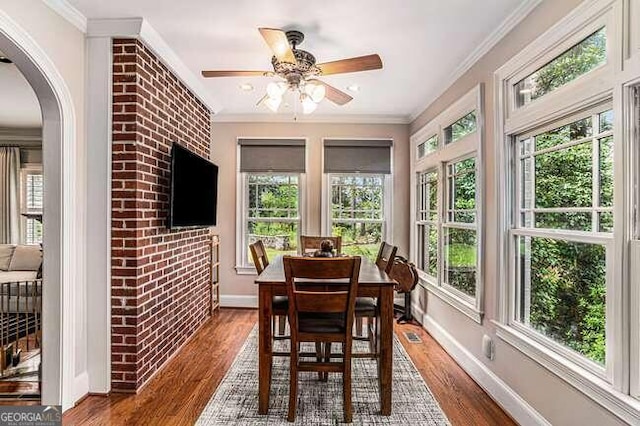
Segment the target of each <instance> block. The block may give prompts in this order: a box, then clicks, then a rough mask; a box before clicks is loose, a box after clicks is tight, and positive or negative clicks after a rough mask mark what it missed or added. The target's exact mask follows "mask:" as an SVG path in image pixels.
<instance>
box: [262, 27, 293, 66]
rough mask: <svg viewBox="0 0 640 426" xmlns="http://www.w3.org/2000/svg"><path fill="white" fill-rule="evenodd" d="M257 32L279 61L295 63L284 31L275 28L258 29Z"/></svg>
mask: <svg viewBox="0 0 640 426" xmlns="http://www.w3.org/2000/svg"><path fill="white" fill-rule="evenodd" d="M258 30H259V31H260V34H262V37H263V38H264V41H266V42H267V44H268V45H269V47H270V48H271V50H272V51H273V54H274V55H275V56H276V58H278V60H279V61H283V62H289V63H292V64H295V63H297V61H296V57H295V56H294V55H293V51H292V50H291V46H289V40H288V39H287V35H286V34H285V32H284V31H282V30H278V29H275V28H258Z"/></svg>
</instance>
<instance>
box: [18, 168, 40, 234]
mask: <svg viewBox="0 0 640 426" xmlns="http://www.w3.org/2000/svg"><path fill="white" fill-rule="evenodd" d="M21 177H22V191H21V194H22V202H21V206H22V212H21V213H22V216H23V221H22V227H23V230H22V239H23V241H24V243H25V244H41V243H42V233H43V227H42V221H41V220H40V218H41V217H42V212H43V207H44V179H43V175H42V171H41V170H39V169H23V170H22V176H21ZM37 216H39V217H37Z"/></svg>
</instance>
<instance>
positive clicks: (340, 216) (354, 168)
mask: <svg viewBox="0 0 640 426" xmlns="http://www.w3.org/2000/svg"><path fill="white" fill-rule="evenodd" d="M323 146H324V173H325V189H324V191H323V192H324V193H325V195H324V199H325V200H326V201H325V209H324V211H325V217H324V222H323V225H324V227H323V228H324V229H323V234H324V233H326V234H331V235H337V236H341V237H342V252H343V253H347V254H354V255H360V256H365V257H368V258H370V259H371V260H375V258H376V256H377V254H378V248H379V247H380V242H382V241H383V240H385V241H391V237H392V236H391V234H390V232H389V231H390V228H391V227H390V226H388V223H390V219H391V213H390V208H391V203H390V202H389V200H390V199H391V154H392V146H393V142H392V141H391V140H376V139H361V140H354V139H325V140H324V141H323Z"/></svg>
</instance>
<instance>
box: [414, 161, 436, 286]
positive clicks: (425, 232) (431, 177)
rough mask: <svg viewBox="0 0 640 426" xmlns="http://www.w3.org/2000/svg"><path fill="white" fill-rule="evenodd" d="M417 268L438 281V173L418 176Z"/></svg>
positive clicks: (427, 172)
mask: <svg viewBox="0 0 640 426" xmlns="http://www.w3.org/2000/svg"><path fill="white" fill-rule="evenodd" d="M417 192H418V200H419V207H418V221H417V223H416V224H417V227H418V253H419V255H418V267H419V268H420V269H422V270H423V271H424V272H426V273H427V274H429V275H430V276H431V277H433V278H434V279H436V280H437V279H438V229H439V225H440V219H439V213H438V171H437V170H429V171H426V172H422V173H419V174H418V190H417Z"/></svg>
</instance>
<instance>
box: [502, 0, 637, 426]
mask: <svg viewBox="0 0 640 426" xmlns="http://www.w3.org/2000/svg"><path fill="white" fill-rule="evenodd" d="M632 1H635V0H632ZM623 10H627V11H628V10H629V9H628V0H591V1H585V2H583V3H582V4H581V5H579V6H578V7H577V8H576V9H574V10H573V11H572V12H571V13H570V14H569V15H567V16H566V17H565V18H563V19H562V20H560V21H559V22H558V23H557V24H556V25H554V26H553V27H552V28H550V29H549V30H548V31H547V32H546V33H544V34H543V35H541V36H540V37H539V38H538V39H536V40H535V41H533V42H532V43H530V44H529V45H528V46H527V47H525V48H524V49H523V50H521V51H520V52H519V53H518V54H517V55H515V56H514V57H513V58H512V59H511V60H509V61H508V62H507V63H506V64H505V65H504V66H503V67H501V68H500V69H499V70H497V71H496V73H495V74H494V87H495V111H496V115H495V120H496V121H495V129H496V168H495V170H494V173H495V175H496V183H497V188H496V191H497V193H498V194H509V196H507V197H504V199H501V200H500V201H499V203H498V222H499V223H498V226H497V232H498V235H497V237H498V245H499V250H498V255H497V256H496V263H497V272H498V276H497V282H500V283H504V285H501V286H500V287H499V302H498V303H499V305H498V306H499V312H498V319H497V320H496V321H493V323H494V325H495V326H496V328H497V330H496V334H497V336H498V337H499V338H501V339H502V340H503V341H505V342H507V343H509V344H510V345H512V346H513V347H514V348H515V349H517V350H519V351H520V352H522V353H523V354H525V355H526V356H528V357H529V358H530V359H532V360H533V361H534V362H537V363H538V364H539V365H541V366H542V367H544V368H546V369H548V370H549V371H551V372H552V373H554V374H555V375H557V376H558V377H560V378H561V379H563V380H565V381H566V382H567V383H569V384H570V385H572V386H574V387H575V388H576V389H578V390H579V391H580V392H581V393H583V394H584V395H586V396H587V397H589V398H591V399H592V400H594V401H595V402H596V403H598V404H600V405H601V406H603V407H604V408H606V409H607V410H609V411H610V412H612V413H614V414H615V415H617V416H618V417H620V418H621V419H623V420H624V421H626V422H628V423H632V424H637V423H639V422H640V401H639V400H638V399H636V398H634V396H638V395H637V394H638V393H640V392H639V391H638V390H639V388H640V386H638V384H639V383H640V372H639V371H638V370H639V368H638V366H637V364H638V362H639V361H640V354H638V349H639V348H640V344H639V343H640V325H639V324H633V325H631V321H630V319H631V318H632V317H631V316H630V315H629V312H634V311H635V313H634V315H636V317H638V314H637V311H638V308H640V297H639V296H640V295H639V293H640V289H639V288H638V287H639V286H640V282H637V281H640V280H638V279H636V280H635V281H636V282H635V283H632V282H631V281H632V280H631V279H629V276H628V274H629V272H628V271H629V267H630V266H629V262H630V255H633V253H630V251H629V246H630V244H628V243H627V242H628V240H629V237H630V235H631V232H630V229H631V227H632V225H633V219H634V218H633V215H632V214H631V198H632V196H631V194H632V193H633V191H632V190H631V187H632V182H631V180H632V179H631V176H632V174H631V173H632V170H633V168H632V167H631V162H632V160H631V158H632V157H634V156H635V157H636V158H637V155H638V154H637V152H634V151H633V147H635V149H636V150H637V148H638V146H637V142H635V144H634V145H632V144H631V140H632V138H631V135H630V134H629V118H628V116H629V114H628V111H629V103H628V102H629V101H628V98H629V95H628V93H629V84H630V81H631V80H632V77H633V78H635V79H638V77H639V76H640V63H639V62H634V63H632V62H630V61H626V59H625V57H624V46H623V44H624V43H627V42H628V40H629V37H630V34H629V28H628V26H626V25H625V24H624V20H625V19H624V18H625V17H628V13H627V15H625V14H623ZM603 26H606V28H607V54H608V57H607V63H606V64H604V65H602V66H600V67H598V68H596V69H594V70H592V71H591V72H589V73H587V74H584V75H582V76H580V77H578V78H577V79H575V80H573V81H572V82H570V83H567V84H565V85H564V86H562V87H560V88H557V89H555V90H554V91H552V92H550V93H547V94H546V95H544V96H542V97H540V98H539V99H537V100H535V101H533V102H531V103H529V104H527V105H525V106H522V107H520V108H517V109H516V108H514V100H515V96H514V93H513V83H514V82H517V81H519V79H521V77H522V76H525V75H528V74H530V73H531V72H534V71H536V70H537V69H539V68H540V66H542V65H544V64H546V63H547V62H549V61H550V60H551V59H553V58H555V57H557V56H558V55H560V54H562V53H563V52H564V51H566V50H567V49H568V48H570V47H571V46H573V45H575V44H577V43H579V42H580V41H581V40H583V39H584V38H586V37H587V36H588V35H590V34H592V33H593V32H595V31H596V30H597V29H599V28H601V27H603ZM623 64H624V65H625V66H624V67H623ZM611 99H613V111H614V158H615V159H616V160H615V161H616V165H615V168H614V186H615V193H614V209H613V212H614V224H615V229H614V232H613V234H609V235H612V236H613V238H607V237H605V236H604V235H598V234H595V233H586V232H585V233H581V236H580V237H579V238H577V239H578V240H581V241H584V242H588V243H589V242H592V243H599V244H607V245H608V247H607V277H606V279H607V293H606V311H607V324H606V339H607V341H606V345H607V356H606V370H605V371H603V372H600V374H599V373H598V372H597V371H596V370H597V369H596V370H594V369H592V368H589V367H590V366H589V365H585V364H589V362H588V360H586V359H584V358H581V357H580V358H581V359H580V360H576V359H575V358H574V357H573V355H575V353H571V354H569V353H563V350H558V349H557V348H556V347H554V345H550V344H547V342H544V339H540V338H539V337H540V336H536V337H533V338H532V336H531V334H530V333H527V332H522V330H518V328H517V327H514V324H513V322H514V321H513V320H512V318H514V317H513V316H512V314H513V312H514V310H513V308H514V306H513V305H514V303H515V301H514V299H513V296H514V288H515V284H516V281H515V277H513V276H512V275H511V273H512V271H513V270H514V267H513V265H512V264H513V262H514V258H515V256H514V251H513V250H514V247H513V244H512V243H511V237H512V235H513V232H512V231H511V226H510V214H511V203H512V200H511V198H510V197H511V196H512V195H513V194H514V189H513V187H512V185H511V182H510V175H511V167H512V164H511V158H512V155H511V153H510V147H511V144H510V141H511V138H512V137H513V136H515V135H518V134H522V133H525V132H527V131H529V130H530V129H535V128H538V127H542V126H544V125H545V124H550V123H553V122H557V121H559V120H561V119H562V118H563V117H566V116H568V115H570V114H573V113H577V112H579V111H581V110H586V109H588V108H590V107H593V106H596V105H598V104H601V103H604V102H607V101H611ZM625 111H626V115H625ZM625 129H626V130H625ZM636 165H637V160H636ZM636 169H637V167H636ZM637 173H638V171H637V170H635V174H636V177H637ZM637 196H638V194H635V197H636V198H637ZM635 219H636V220H637V218H635ZM549 232H550V231H546V230H543V231H540V232H539V234H540V236H544V235H545V234H546V233H549ZM551 234H553V237H554V238H558V235H556V234H555V233H551ZM551 234H550V235H551ZM572 240H574V241H575V240H576V239H575V238H572ZM637 248H638V251H637V252H636V253H635V255H636V262H637V256H638V255H639V254H640V244H638V247H637ZM611 262H614V265H612V264H611ZM630 292H631V294H634V295H635V296H636V298H635V299H634V298H629V293H630ZM630 299H631V305H630V307H629V305H627V303H628V300H630ZM634 330H635V332H634ZM633 336H635V342H634V338H633ZM630 337H631V339H630ZM630 341H631V344H632V346H631V348H630V343H629V342H630ZM634 344H635V349H634V348H633V345H634ZM634 350H635V353H634V352H633V351H634ZM567 352H570V350H567ZM630 352H631V355H630ZM633 370H635V373H636V377H634V376H633V372H634V371H633ZM634 382H635V384H634ZM634 392H635V394H634Z"/></svg>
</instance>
